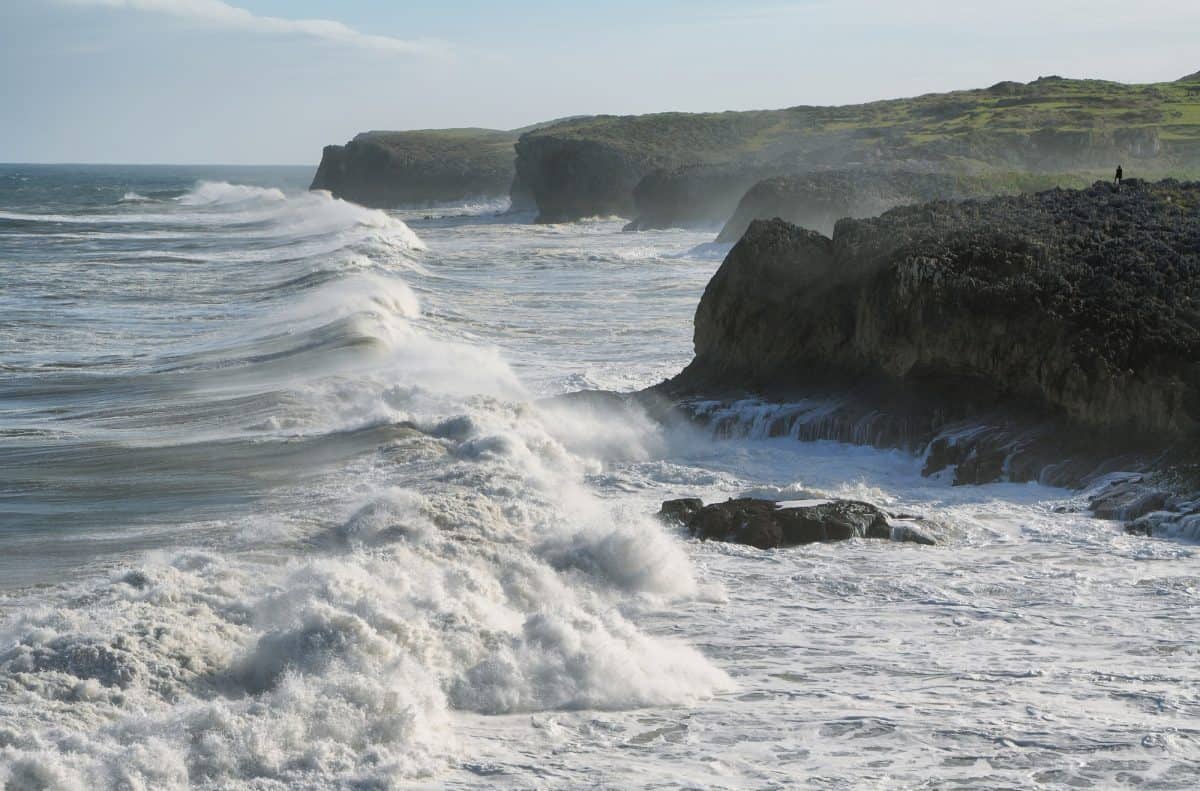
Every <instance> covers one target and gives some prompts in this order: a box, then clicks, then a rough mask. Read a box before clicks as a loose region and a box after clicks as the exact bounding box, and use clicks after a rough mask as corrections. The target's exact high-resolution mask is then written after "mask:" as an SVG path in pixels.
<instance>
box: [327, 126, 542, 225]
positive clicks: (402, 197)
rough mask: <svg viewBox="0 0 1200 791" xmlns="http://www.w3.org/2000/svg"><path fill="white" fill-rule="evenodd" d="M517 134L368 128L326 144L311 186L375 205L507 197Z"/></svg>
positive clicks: (512, 179)
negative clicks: (342, 141) (345, 139)
mask: <svg viewBox="0 0 1200 791" xmlns="http://www.w3.org/2000/svg"><path fill="white" fill-rule="evenodd" d="M516 139H517V133H516V132H503V131H497V130H494V129H437V130H424V131H415V132H364V133H363V134H360V135H358V136H356V137H355V138H354V139H353V140H351V141H350V142H349V143H347V144H346V145H344V146H326V147H325V151H324V153H323V155H322V157H321V164H320V166H319V167H318V168H317V173H316V176H315V177H314V178H313V182H312V186H311V189H323V190H329V191H330V192H332V193H333V194H334V196H335V197H339V198H345V199H346V200H349V201H353V202H355V203H359V204H362V205H363V206H372V207H376V208H394V207H398V206H425V205H430V204H434V203H445V202H452V201H462V200H469V199H473V198H497V197H503V196H505V195H508V194H509V192H510V189H512V188H513V186H514V176H515V172H516V169H515V166H514V163H513V160H514V153H513V145H514V143H515V142H516ZM522 196H523V193H520V194H517V195H516V198H517V199H519V198H521V197H522ZM527 203H528V200H527Z"/></svg>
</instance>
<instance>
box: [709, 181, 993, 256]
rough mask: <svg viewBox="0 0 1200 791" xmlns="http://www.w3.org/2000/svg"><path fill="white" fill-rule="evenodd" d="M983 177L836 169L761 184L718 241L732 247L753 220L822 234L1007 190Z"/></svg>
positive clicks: (749, 194) (748, 194) (741, 204)
mask: <svg viewBox="0 0 1200 791" xmlns="http://www.w3.org/2000/svg"><path fill="white" fill-rule="evenodd" d="M1009 191H1010V190H1009V189H1007V188H1006V186H1003V185H999V184H998V183H997V182H995V181H993V180H989V179H986V178H981V177H970V176H956V175H952V174H948V173H919V172H913V171H870V170H832V171H821V172H817V173H805V174H801V175H793V176H777V177H774V178H769V179H765V180H763V181H760V182H758V183H757V184H755V185H754V186H753V187H751V188H750V190H749V191H748V192H746V194H745V195H744V196H743V197H742V199H741V201H740V202H739V203H738V204H737V208H736V209H735V211H734V212H733V214H732V216H730V217H729V221H728V222H726V223H725V227H724V228H722V229H721V233H720V234H719V235H718V236H717V241H718V242H721V243H724V244H732V243H734V242H736V241H737V240H738V239H740V238H742V234H744V233H745V232H746V229H747V228H749V227H750V223H751V222H753V221H754V220H760V219H762V220H767V219H772V218H775V217H778V218H780V219H782V220H786V221H787V222H790V223H792V224H794V225H799V226H801V227H803V228H811V229H812V230H815V231H820V232H821V233H823V234H831V233H833V226H834V224H835V223H836V222H837V221H838V220H840V219H842V218H843V217H854V218H860V219H861V218H866V217H875V216H877V215H879V214H882V213H883V212H885V211H887V210H888V209H892V208H895V207H896V206H905V205H908V204H912V203H926V202H928V201H933V200H962V199H965V198H969V197H976V196H981V195H994V194H1002V193H1005V192H1009Z"/></svg>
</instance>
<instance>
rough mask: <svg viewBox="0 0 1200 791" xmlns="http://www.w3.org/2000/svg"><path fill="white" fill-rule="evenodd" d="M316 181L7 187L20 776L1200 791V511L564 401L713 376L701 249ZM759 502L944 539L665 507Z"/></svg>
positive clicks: (170, 172)
mask: <svg viewBox="0 0 1200 791" xmlns="http://www.w3.org/2000/svg"><path fill="white" fill-rule="evenodd" d="M310 176H311V173H309V172H307V171H303V170H269V169H240V170H221V169H183V168H100V167H97V168H65V167H63V168H56V167H25V166H21V167H12V166H3V167H0V787H3V788H6V789H7V788H15V789H26V788H38V789H41V788H55V789H58V788H64V789H97V788H98V789H105V788H135V789H138V788H146V789H150V788H153V789H175V788H194V787H199V788H212V789H217V788H220V789H225V788H254V789H267V788H283V787H288V788H292V787H295V788H313V789H317V788H389V787H396V786H404V785H405V784H411V783H413V782H416V783H418V784H423V785H427V786H431V787H444V786H449V787H496V786H500V787H547V788H579V787H589V786H595V785H599V786H606V787H619V788H626V787H628V788H636V787H720V788H747V789H750V788H764V787H791V786H796V785H804V784H811V783H813V782H815V783H816V784H817V785H822V786H828V787H832V788H894V787H919V786H923V785H935V786H955V785H957V786H964V787H989V788H993V787H994V788H1025V787H1034V786H1042V787H1053V786H1056V785H1066V786H1069V787H1087V786H1089V785H1090V786H1092V787H1113V786H1118V785H1123V784H1139V785H1144V786H1146V787H1176V788H1184V787H1193V786H1195V785H1196V783H1195V780H1196V774H1195V767H1196V766H1197V761H1198V760H1200V748H1198V746H1197V745H1198V742H1197V739H1196V735H1195V727H1194V720H1195V716H1196V714H1197V713H1200V703H1198V701H1197V698H1196V695H1195V690H1196V689H1200V670H1198V669H1197V667H1196V663H1195V662H1194V647H1193V645H1192V644H1193V643H1194V637H1195V634H1194V632H1195V630H1194V622H1195V617H1194V608H1195V598H1196V590H1197V582H1196V575H1195V571H1194V569H1195V565H1194V564H1195V545H1194V544H1193V543H1191V541H1192V538H1194V534H1195V532H1196V531H1195V530H1193V529H1192V528H1193V527H1194V525H1191V524H1190V523H1188V524H1183V523H1181V524H1180V525H1179V529H1178V530H1177V531H1176V532H1177V533H1178V536H1177V537H1176V538H1174V539H1166V540H1160V539H1146V538H1140V537H1131V536H1127V535H1125V534H1124V533H1123V532H1122V531H1121V529H1120V527H1119V526H1118V525H1116V524H1114V523H1107V522H1100V521H1097V520H1095V519H1091V518H1089V517H1088V516H1087V515H1086V514H1084V513H1082V512H1081V508H1082V503H1083V502H1084V501H1085V498H1084V497H1083V496H1082V495H1076V494H1073V493H1071V492H1066V491H1061V490H1056V489H1051V488H1048V487H1045V486H1037V485H1014V484H997V485H992V486H983V487H975V486H951V485H950V482H949V480H948V479H942V478H936V477H935V478H922V477H921V476H920V469H921V460H920V459H919V458H915V457H913V456H910V455H906V454H904V453H900V452H891V451H886V452H885V451H879V450H875V449H872V448H866V447H853V446H848V445H841V444H837V443H832V442H801V441H799V440H800V439H803V438H804V432H802V431H800V430H793V429H794V428H795V425H796V424H797V421H799V422H801V423H804V424H805V425H807V424H808V423H819V421H820V420H821V419H822V414H823V413H822V411H821V410H822V409H824V408H825V406H822V405H819V404H807V405H791V406H788V407H779V406H778V405H768V404H760V403H753V402H748V403H743V404H739V405H735V406H734V407H731V408H730V410H727V411H726V412H724V413H721V414H714V415H713V418H714V421H713V427H716V428H718V429H721V430H717V431H714V430H713V427H710V428H709V429H707V430H705V431H695V430H690V429H687V428H684V427H677V428H671V429H665V428H663V427H661V426H659V425H657V424H655V423H653V422H652V421H651V420H650V419H649V418H648V417H647V416H646V415H644V414H641V413H640V412H639V411H637V410H635V409H632V408H628V407H624V406H620V405H616V404H613V403H611V402H609V401H607V400H605V399H602V398H594V399H579V398H572V399H547V398H546V397H547V396H555V395H560V394H563V393H567V392H571V391H576V390H581V389H607V390H632V389H636V388H641V387H645V386H647V385H650V384H652V383H654V382H657V381H660V380H661V379H663V378H665V377H667V376H669V375H672V374H674V373H676V372H677V371H679V370H680V369H681V368H682V367H683V366H684V365H685V364H686V362H687V361H688V360H689V359H690V357H691V318H692V314H693V312H694V310H695V306H696V303H697V301H698V299H699V297H700V294H701V293H702V291H703V289H704V286H705V283H706V282H707V281H708V279H709V278H710V277H711V275H712V273H713V271H714V270H715V268H716V267H717V265H718V264H719V260H718V258H719V256H718V257H714V256H713V254H712V252H711V248H706V247H703V246H701V245H702V243H703V242H704V241H705V236H704V235H701V234H697V233H691V232H684V231H661V232H657V231H656V232H647V233H640V234H622V233H621V232H620V228H621V223H620V222H608V221H595V222H589V223H584V224H579V225H555V226H529V225H522V224H517V223H514V222H512V221H511V218H505V217H498V216H495V212H492V211H490V210H489V209H487V208H486V207H485V208H481V207H479V206H463V207H457V208H455V207H446V208H444V209H439V210H438V211H432V212H431V211H426V212H421V213H409V214H401V213H384V212H378V211H372V210H367V209H363V208H361V207H357V206H355V205H352V204H349V203H345V202H342V201H337V200H333V199H332V198H331V197H330V196H329V195H328V194H326V193H320V192H314V193H309V192H307V191H305V190H304V189H303V187H304V185H306V184H307V183H308V181H309V178H310ZM826 406H827V405H826ZM781 410H782V411H781ZM789 410H790V411H789ZM801 418H803V420H801ZM781 421H783V422H782V423H781ZM780 426H784V427H785V428H786V429H787V430H782V429H781V428H780ZM721 427H724V428H721ZM870 433H871V427H870V425H869V424H864V426H863V437H864V438H865V441H869V437H870ZM741 495H755V496H765V497H775V498H778V499H783V500H795V499H809V498H824V497H851V498H856V499H864V500H869V501H871V502H874V503H877V504H879V505H881V506H884V507H887V508H889V509H891V510H892V511H894V512H896V513H904V514H909V515H915V516H918V517H922V518H924V519H925V520H926V523H927V525H928V526H929V529H930V531H931V532H932V533H935V534H936V535H938V536H939V537H940V538H941V539H942V541H943V544H944V545H943V546H941V547H936V548H923V547H914V546H912V545H890V544H888V542H873V543H864V542H856V541H850V542H844V543H840V544H831V545H818V546H812V547H803V548H796V549H792V550H781V551H777V552H759V551H757V550H753V549H749V548H746V547H738V546H732V545H723V544H716V543H708V544H701V543H697V542H693V541H689V540H688V539H687V537H686V536H683V535H680V534H678V533H676V532H674V531H672V530H670V529H667V528H665V527H664V526H662V525H660V524H658V523H657V522H656V521H654V520H653V518H652V517H651V515H652V514H653V513H654V512H655V511H656V510H657V509H658V506H659V503H660V502H661V501H662V500H664V499H667V498H672V497H680V496H701V497H703V498H704V499H705V500H706V501H708V502H711V501H714V500H722V499H725V498H728V497H733V496H741ZM814 778H819V780H814Z"/></svg>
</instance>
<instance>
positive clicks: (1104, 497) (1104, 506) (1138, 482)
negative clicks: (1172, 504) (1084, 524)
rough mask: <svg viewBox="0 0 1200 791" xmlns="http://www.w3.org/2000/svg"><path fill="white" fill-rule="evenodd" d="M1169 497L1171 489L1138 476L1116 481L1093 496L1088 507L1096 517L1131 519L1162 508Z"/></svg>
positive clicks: (1124, 520) (1120, 519) (1126, 520)
mask: <svg viewBox="0 0 1200 791" xmlns="http://www.w3.org/2000/svg"><path fill="white" fill-rule="evenodd" d="M1170 499H1171V493H1170V492H1168V491H1166V490H1165V489H1160V488H1158V487H1157V486H1156V485H1154V484H1153V483H1150V482H1148V481H1146V480H1145V479H1144V478H1143V477H1141V476H1138V477H1135V478H1131V479H1127V480H1123V481H1114V482H1113V483H1112V484H1110V485H1109V486H1107V487H1106V488H1104V489H1103V490H1102V491H1100V492H1099V493H1098V494H1096V495H1095V496H1094V497H1092V499H1091V501H1090V503H1089V504H1088V506H1089V508H1091V511H1092V513H1093V514H1094V515H1095V516H1096V518H1097V519H1114V520H1119V521H1123V522H1128V521H1132V520H1135V519H1138V518H1139V517H1142V516H1145V515H1146V514H1148V513H1151V512H1152V511H1160V510H1162V509H1163V508H1164V507H1165V506H1166V505H1167V501H1169V500H1170Z"/></svg>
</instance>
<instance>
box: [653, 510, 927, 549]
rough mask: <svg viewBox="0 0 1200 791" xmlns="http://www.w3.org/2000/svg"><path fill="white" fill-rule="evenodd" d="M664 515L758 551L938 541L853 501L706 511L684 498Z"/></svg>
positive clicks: (709, 537)
mask: <svg viewBox="0 0 1200 791" xmlns="http://www.w3.org/2000/svg"><path fill="white" fill-rule="evenodd" d="M659 517H660V518H661V519H663V520H664V521H668V522H676V523H679V524H682V525H684V526H685V527H687V529H688V530H689V532H691V533H692V534H693V535H695V536H697V537H699V538H700V539H702V540H705V541H726V542H731V543H736V544H748V545H749V546H753V547H757V548H759V549H775V548H777V547H790V546H796V545H799V544H813V543H816V542H819V541H845V540H847V539H851V538H881V539H891V540H896V541H907V542H913V543H919V544H933V543H934V542H933V540H932V539H930V538H929V537H927V536H925V535H924V534H923V533H921V532H919V531H917V530H914V529H912V528H911V527H909V526H906V525H899V526H896V527H893V526H892V524H891V523H890V522H889V521H888V515H887V514H886V513H885V512H884V511H881V510H880V509H878V508H876V507H875V506H873V505H870V504H869V503H862V502H857V501H854V500H829V501H824V502H818V503H813V504H805V505H798V506H784V505H781V504H780V503H776V502H773V501H771V500H759V499H753V498H740V499H736V500H727V501H726V502H723V503H713V504H712V505H708V506H703V507H701V506H700V501H699V500H698V499H696V498H685V499H683V500H668V501H666V502H664V503H663V505H662V510H661V511H659Z"/></svg>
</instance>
